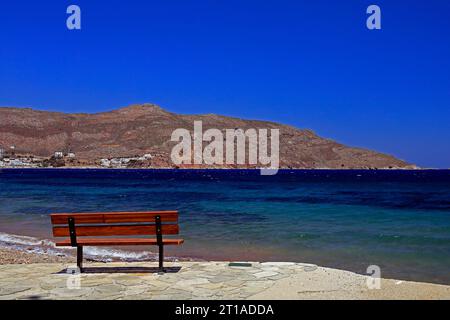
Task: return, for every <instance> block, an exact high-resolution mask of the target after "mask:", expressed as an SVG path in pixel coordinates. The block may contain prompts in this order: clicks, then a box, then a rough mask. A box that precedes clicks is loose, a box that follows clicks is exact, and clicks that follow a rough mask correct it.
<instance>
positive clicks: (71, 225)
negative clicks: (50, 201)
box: [50, 211, 179, 238]
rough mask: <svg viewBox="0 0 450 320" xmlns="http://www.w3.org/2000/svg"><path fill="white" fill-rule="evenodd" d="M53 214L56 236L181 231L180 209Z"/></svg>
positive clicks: (147, 233)
mask: <svg viewBox="0 0 450 320" xmlns="http://www.w3.org/2000/svg"><path fill="white" fill-rule="evenodd" d="M50 217H51V221H52V225H53V236H54V237H71V238H73V237H86V236H87V237H96V236H135V235H139V236H143V235H157V236H161V235H175V234H178V233H179V226H178V211H149V212H98V213H53V214H51V215H50ZM72 231H74V232H75V234H72Z"/></svg>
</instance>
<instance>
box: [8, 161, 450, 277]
mask: <svg viewBox="0 0 450 320" xmlns="http://www.w3.org/2000/svg"><path fill="white" fill-rule="evenodd" d="M165 209H167V210H169V209H170V210H172V209H176V210H179V211H180V224H181V232H182V237H183V238H184V239H185V240H186V243H185V245H183V246H182V247H180V248H171V251H170V254H173V255H176V256H180V257H183V256H184V257H194V258H204V259H209V260H214V259H216V260H266V261H267V260H271V261H275V260H277V261H300V262H310V263H316V264H320V265H325V266H330V267H337V268H344V269H349V270H353V271H356V272H359V273H365V271H366V268H367V267H368V266H369V265H373V264H375V265H379V266H380V267H381V270H382V276H383V277H395V278H401V279H410V280H417V281H429V282H439V283H447V284H450V171H447V170H429V171H404V170H399V171H381V170H373V171H365V170H362V171H357V170H352V171H341V170H338V171H331V170H295V171H290V170H281V171H280V172H279V173H278V175H276V176H260V175H259V171H257V170H254V171H253V170H69V169H62V170H57V169H49V170H43V169H37V170H32V169H27V170H19V169H14V170H2V171H0V231H1V232H5V233H14V234H23V235H32V236H38V237H42V238H49V237H50V234H51V233H50V222H49V219H48V214H49V213H51V212H90V211H91V212H95V211H121V210H127V211H139V210H165Z"/></svg>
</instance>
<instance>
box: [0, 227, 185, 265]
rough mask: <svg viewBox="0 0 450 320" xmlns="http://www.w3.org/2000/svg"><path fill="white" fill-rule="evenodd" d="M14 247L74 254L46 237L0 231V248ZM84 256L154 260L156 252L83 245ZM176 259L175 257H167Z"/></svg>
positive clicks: (68, 254)
mask: <svg viewBox="0 0 450 320" xmlns="http://www.w3.org/2000/svg"><path fill="white" fill-rule="evenodd" d="M2 247H3V248H8V249H14V250H18V251H24V252H30V253H35V254H48V255H54V256H74V255H75V248H71V247H67V248H61V247H56V246H55V243H54V242H53V241H51V240H48V239H38V238H35V237H29V236H21V235H15V234H9V233H4V232H0V248H2ZM84 254H85V257H86V258H88V259H91V260H95V261H101V262H110V261H125V262H128V261H149V260H156V258H157V254H155V253H152V252H150V251H126V250H119V249H114V248H104V247H85V248H84ZM167 258H168V259H171V260H176V258H175V257H167Z"/></svg>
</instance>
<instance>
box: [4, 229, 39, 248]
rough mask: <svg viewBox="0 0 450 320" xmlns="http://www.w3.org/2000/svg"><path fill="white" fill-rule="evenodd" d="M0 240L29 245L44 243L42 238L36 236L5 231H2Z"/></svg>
mask: <svg viewBox="0 0 450 320" xmlns="http://www.w3.org/2000/svg"><path fill="white" fill-rule="evenodd" d="M0 242H5V243H9V244H21V245H29V246H37V245H40V244H41V243H42V241H41V240H39V239H37V238H34V237H28V236H19V235H15V234H9V233H4V232H0Z"/></svg>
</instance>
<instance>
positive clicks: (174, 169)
mask: <svg viewBox="0 0 450 320" xmlns="http://www.w3.org/2000/svg"><path fill="white" fill-rule="evenodd" d="M3 169H6V170H166V171H168V170H173V171H201V170H230V171H232V170H236V171H237V170H242V171H243V170H246V171H259V170H263V169H267V168H207V167H205V168H172V167H143V168H105V167H87V166H86V167H82V166H80V167H77V166H75V167H67V166H65V167H0V171H1V170H3ZM277 170H279V171H281V170H282V171H449V170H450V168H419V167H416V168H279V169H277Z"/></svg>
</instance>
